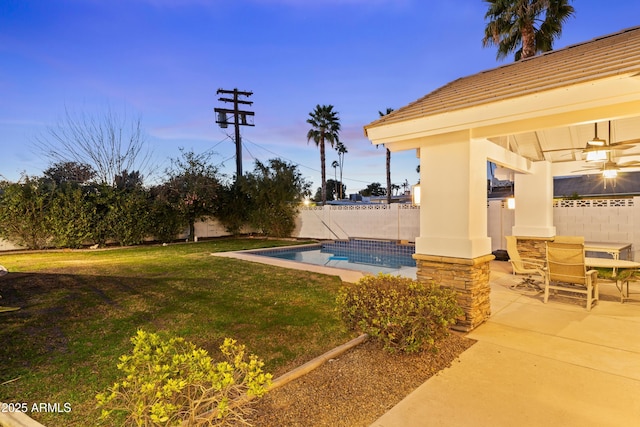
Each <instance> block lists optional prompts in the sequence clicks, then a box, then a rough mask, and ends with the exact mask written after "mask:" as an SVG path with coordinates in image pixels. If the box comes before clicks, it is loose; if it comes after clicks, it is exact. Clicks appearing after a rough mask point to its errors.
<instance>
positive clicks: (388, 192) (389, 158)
mask: <svg viewBox="0 0 640 427" xmlns="http://www.w3.org/2000/svg"><path fill="white" fill-rule="evenodd" d="M392 111H393V108H387V111H386V112H384V113H383V112H382V111H378V114H379V115H380V117H382V116H386V115H387V114H389V113H391V112H392ZM377 147H378V146H377V145H376V148H377ZM386 150H387V204H391V151H389V149H388V148H386Z"/></svg>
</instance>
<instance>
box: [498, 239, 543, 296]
mask: <svg viewBox="0 0 640 427" xmlns="http://www.w3.org/2000/svg"><path fill="white" fill-rule="evenodd" d="M505 239H506V240H507V253H508V254H509V262H510V263H511V272H512V273H513V274H523V275H525V276H526V277H525V278H524V279H523V281H522V283H521V284H525V285H535V286H536V287H538V288H539V289H541V287H540V286H538V285H537V282H536V281H535V280H534V279H533V275H539V276H540V281H542V280H544V261H542V260H539V259H533V258H522V257H521V256H520V252H518V239H517V238H516V236H505Z"/></svg>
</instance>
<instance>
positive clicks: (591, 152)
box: [584, 146, 608, 162]
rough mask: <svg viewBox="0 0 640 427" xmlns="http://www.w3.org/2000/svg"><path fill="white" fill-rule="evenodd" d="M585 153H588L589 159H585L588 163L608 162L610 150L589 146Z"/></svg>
mask: <svg viewBox="0 0 640 427" xmlns="http://www.w3.org/2000/svg"><path fill="white" fill-rule="evenodd" d="M584 151H585V153H587V158H586V159H585V160H586V161H587V162H604V161H605V160H607V152H608V150H602V149H600V148H593V147H589V146H587V148H586V149H585V150H584Z"/></svg>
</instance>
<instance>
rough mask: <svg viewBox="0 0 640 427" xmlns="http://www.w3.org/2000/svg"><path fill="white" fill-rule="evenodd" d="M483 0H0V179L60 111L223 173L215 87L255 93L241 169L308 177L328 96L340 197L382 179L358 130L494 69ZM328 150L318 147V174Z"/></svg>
mask: <svg viewBox="0 0 640 427" xmlns="http://www.w3.org/2000/svg"><path fill="white" fill-rule="evenodd" d="M572 4H573V6H574V7H575V9H576V15H575V17H573V18H571V19H570V20H569V21H568V22H567V23H566V25H565V26H564V30H563V35H562V37H561V38H560V40H559V41H557V42H556V44H555V48H556V49H558V48H561V47H564V46H567V45H571V44H575V43H579V42H582V41H587V40H590V39H593V38H595V37H598V36H602V35H605V34H609V33H613V32H617V31H619V30H622V29H625V28H629V27H632V26H636V25H638V24H640V21H638V17H639V16H640V2H638V1H637V0H625V1H623V0H617V1H608V2H604V1H595V0H590V1H574V2H573V3H572ZM485 11H486V5H485V3H484V2H483V1H481V0H446V1H445V0H441V1H436V0H431V1H425V0H225V1H218V0H64V1H62V0H47V1H45V0H39V1H31V0H0V179H2V178H5V179H8V180H11V181H16V180H18V179H19V178H20V176H21V173H23V172H24V173H26V174H28V175H41V174H42V171H43V170H44V169H46V168H47V167H48V166H49V161H48V160H47V159H46V158H44V157H42V156H41V154H39V153H38V152H37V150H36V149H35V147H34V141H35V138H37V137H38V136H43V135H45V136H46V129H47V127H51V126H55V125H56V124H57V123H60V122H61V120H62V119H63V116H64V113H65V109H67V110H69V111H71V112H74V113H89V114H92V115H96V116H100V115H103V114H104V113H105V111H106V110H108V109H111V110H113V111H114V112H116V113H126V114H127V115H128V116H132V117H133V116H140V117H141V120H142V127H143V128H144V130H145V132H146V134H147V137H148V142H149V144H150V147H151V149H152V150H153V153H154V159H155V161H156V163H158V164H160V165H161V166H160V168H161V169H163V168H164V166H166V165H168V159H169V158H175V157H178V156H179V155H180V151H179V148H180V147H182V148H184V149H186V150H193V151H194V152H196V153H202V152H205V151H207V150H213V151H214V152H215V153H216V154H215V156H214V157H213V158H212V161H213V163H214V164H216V165H219V167H220V169H221V171H222V172H224V173H226V174H227V175H229V176H231V175H233V173H234V172H235V160H234V158H233V156H234V154H235V148H234V144H233V142H232V140H231V139H229V138H228V137H227V134H226V133H229V134H231V133H232V129H231V128H229V129H227V132H226V133H225V132H223V130H222V129H220V128H219V127H218V126H217V125H216V123H215V116H214V111H213V109H214V108H215V107H228V106H225V105H224V104H222V103H221V102H219V101H218V95H216V90H217V89H219V88H223V89H233V88H238V89H240V90H243V91H252V92H253V93H254V95H253V96H252V97H251V98H249V100H250V101H253V106H252V107H250V108H251V109H252V110H253V111H255V127H243V128H242V135H243V142H244V147H245V149H244V151H243V163H244V169H245V171H247V170H251V169H253V162H254V159H258V160H261V161H266V160H268V159H270V158H274V157H280V158H283V159H285V160H288V161H290V162H292V163H295V164H297V165H298V166H299V169H300V172H301V173H302V174H303V175H304V176H305V177H306V178H307V179H308V180H309V181H312V182H313V192H314V193H315V189H316V188H317V187H318V186H319V185H320V155H319V150H318V149H317V148H316V147H315V144H314V143H313V142H311V143H307V139H306V134H307V131H308V130H309V125H308V124H307V123H306V120H307V118H308V115H309V112H311V111H312V110H313V109H314V107H315V106H316V105H317V104H332V105H334V108H335V110H336V111H338V113H339V116H340V121H341V124H342V132H341V134H340V137H341V140H342V141H343V143H344V144H345V145H346V146H347V149H348V153H347V154H346V156H345V167H344V182H345V184H346V185H347V192H348V193H353V192H356V191H358V190H360V189H362V188H364V187H366V185H367V184H368V183H371V182H374V181H375V182H380V183H382V184H383V185H384V182H385V155H384V149H383V148H382V147H380V148H378V149H376V147H375V146H373V145H371V143H370V142H369V141H368V140H367V139H366V138H365V136H364V132H363V126H364V125H366V124H368V123H370V122H371V121H373V120H375V119H376V118H377V117H378V111H384V110H386V108H387V107H391V108H399V107H402V106H404V105H406V104H408V103H410V102H412V101H414V100H416V99H418V98H420V97H422V96H424V95H425V94H427V93H429V92H431V91H433V90H435V89H437V88H438V87H440V86H442V85H444V84H446V83H448V82H450V81H452V80H454V79H457V78H460V77H464V76H467V75H471V74H475V73H477V72H480V71H482V70H486V69H490V68H494V67H496V66H499V65H501V64H504V63H506V62H510V61H512V59H511V58H509V59H508V60H506V61H502V62H498V61H497V60H496V49H495V48H493V47H489V48H483V47H482V42H481V40H482V36H483V29H484V26H485V21H484V14H485ZM336 159H337V154H336V152H335V151H334V150H332V149H331V147H329V146H328V147H327V177H328V178H333V176H334V170H333V168H332V167H331V163H332V161H333V160H336ZM391 162H392V182H393V183H395V184H402V183H403V182H404V181H405V180H408V182H409V183H410V184H415V183H416V182H417V180H418V174H417V173H416V171H415V169H416V166H417V165H418V160H417V159H416V157H415V152H414V151H408V152H402V153H392V160H391Z"/></svg>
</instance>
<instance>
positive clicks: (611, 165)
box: [575, 122, 640, 179]
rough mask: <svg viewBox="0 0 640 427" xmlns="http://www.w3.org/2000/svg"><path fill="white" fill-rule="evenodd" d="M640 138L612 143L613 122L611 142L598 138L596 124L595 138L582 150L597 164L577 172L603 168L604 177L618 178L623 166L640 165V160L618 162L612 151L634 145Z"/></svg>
mask: <svg viewBox="0 0 640 427" xmlns="http://www.w3.org/2000/svg"><path fill="white" fill-rule="evenodd" d="M636 143H640V140H628V141H623V142H617V143H611V122H609V143H608V144H607V141H605V140H604V139H601V138H598V124H597V123H596V124H595V132H594V137H593V139H591V140H589V141H588V142H587V147H586V148H585V149H584V150H583V151H582V152H583V154H585V160H586V161H587V162H589V163H594V164H596V165H594V166H590V167H585V168H582V169H581V170H578V171H575V172H581V171H585V170H601V171H602V177H603V178H606V179H612V178H616V177H617V176H618V171H620V169H622V168H628V167H640V161H635V160H634V161H630V162H625V163H618V162H616V161H614V160H613V156H612V154H611V153H612V152H613V151H614V150H620V149H622V150H626V149H627V148H631V147H633V146H634V145H635V144H636Z"/></svg>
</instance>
